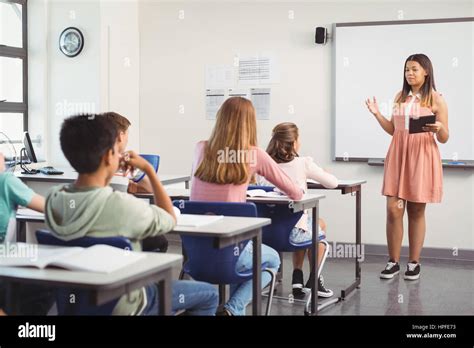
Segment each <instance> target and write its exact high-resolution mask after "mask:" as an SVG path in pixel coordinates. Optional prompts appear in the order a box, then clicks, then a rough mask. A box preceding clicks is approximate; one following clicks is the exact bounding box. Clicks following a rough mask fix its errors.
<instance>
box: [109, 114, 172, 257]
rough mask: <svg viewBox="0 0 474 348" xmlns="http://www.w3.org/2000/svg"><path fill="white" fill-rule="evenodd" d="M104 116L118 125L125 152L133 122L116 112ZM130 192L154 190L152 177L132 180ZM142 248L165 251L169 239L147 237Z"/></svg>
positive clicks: (144, 249)
mask: <svg viewBox="0 0 474 348" xmlns="http://www.w3.org/2000/svg"><path fill="white" fill-rule="evenodd" d="M103 116H104V117H106V118H108V119H109V120H110V121H112V122H113V123H114V124H115V126H116V127H117V132H118V138H117V139H118V146H119V153H121V154H123V153H124V152H125V149H126V148H127V145H128V133H129V131H128V128H129V127H130V126H131V125H132V123H131V122H130V121H129V120H128V118H126V117H125V116H122V115H120V114H118V113H116V112H106V113H104V114H103ZM128 192H129V193H137V192H153V189H152V187H151V183H150V179H148V177H147V176H145V177H144V178H143V180H142V181H140V182H139V183H135V182H133V181H132V180H130V181H129V184H128ZM142 250H143V251H156V252H162V253H165V252H166V251H167V250H168V240H167V239H166V237H165V236H164V235H161V234H160V235H158V236H153V237H148V238H145V239H144V240H143V241H142Z"/></svg>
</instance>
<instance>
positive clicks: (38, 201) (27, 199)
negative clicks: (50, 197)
mask: <svg viewBox="0 0 474 348" xmlns="http://www.w3.org/2000/svg"><path fill="white" fill-rule="evenodd" d="M5 182H6V186H7V190H8V192H9V197H10V199H11V200H12V201H13V204H14V205H16V206H18V205H21V206H23V207H28V208H30V209H33V210H36V211H39V212H41V213H43V212H44V206H45V200H44V197H43V196H40V195H37V194H36V193H34V192H33V190H32V189H30V188H29V187H28V186H26V185H25V184H24V183H23V182H22V181H21V180H20V179H18V178H17V177H16V176H14V175H12V174H7V177H6V180H5Z"/></svg>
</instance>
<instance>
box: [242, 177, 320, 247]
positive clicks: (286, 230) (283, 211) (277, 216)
mask: <svg viewBox="0 0 474 348" xmlns="http://www.w3.org/2000/svg"><path fill="white" fill-rule="evenodd" d="M248 189H249V190H256V189H260V190H264V191H267V192H270V191H273V189H274V187H273V186H249V187H248ZM257 215H258V216H259V217H266V218H270V219H271V220H272V223H271V225H268V226H265V227H264V228H263V231H262V243H264V244H266V245H268V246H270V247H272V248H273V249H275V250H276V251H279V252H287V251H288V252H290V251H296V250H301V249H306V248H308V247H309V246H310V245H311V241H308V242H304V243H299V244H295V243H293V242H292V241H291V239H290V235H291V230H292V229H293V227H295V225H296V223H297V222H298V221H299V219H301V216H302V215H303V212H302V211H300V212H297V213H294V212H293V211H292V210H291V208H290V207H289V206H287V205H281V204H263V203H258V204H257Z"/></svg>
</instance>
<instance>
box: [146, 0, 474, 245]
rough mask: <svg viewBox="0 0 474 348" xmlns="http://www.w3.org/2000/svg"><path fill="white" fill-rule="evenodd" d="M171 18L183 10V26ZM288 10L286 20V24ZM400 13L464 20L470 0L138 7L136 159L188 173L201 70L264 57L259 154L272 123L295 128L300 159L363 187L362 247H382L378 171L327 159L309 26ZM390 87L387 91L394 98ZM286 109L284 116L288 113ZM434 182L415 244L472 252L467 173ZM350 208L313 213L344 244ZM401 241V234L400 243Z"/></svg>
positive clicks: (198, 117) (321, 77)
mask: <svg viewBox="0 0 474 348" xmlns="http://www.w3.org/2000/svg"><path fill="white" fill-rule="evenodd" d="M179 11H184V18H183V19H179V15H180V12H179ZM289 11H293V15H294V19H289ZM182 14H183V13H182V12H181V15H182ZM401 15H403V18H404V19H423V18H443V17H465V16H472V15H473V5H472V2H471V1H433V2H428V1H422V2H409V1H402V2H400V1H396V2H395V1H376V2H375V1H370V2H362V1H359V2H355V1H352V2H348V1H345V2H344V1H337V2H298V3H290V2H288V3H283V2H275V3H270V2H256V3H249V2H234V1H231V2H203V1H192V2H191V1H188V2H164V1H146V0H145V1H141V2H140V5H139V23H140V146H141V150H142V152H152V153H159V154H160V155H161V156H162V163H161V170H163V171H166V172H167V173H188V172H189V171H190V164H191V161H192V153H193V148H194V144H195V143H196V142H197V141H198V140H201V139H206V138H208V137H209V135H210V131H211V129H212V126H213V124H214V122H213V121H209V120H206V119H205V113H204V111H205V106H204V97H203V95H204V89H205V75H204V72H205V65H206V64H232V62H233V57H234V55H235V54H236V53H242V54H247V53H250V54H252V53H257V52H261V51H272V52H274V53H275V54H276V55H277V57H278V60H279V63H280V69H281V80H280V83H279V84H278V85H276V86H274V88H273V90H272V93H273V95H272V102H271V119H270V120H268V121H259V122H258V136H259V143H260V146H262V147H265V146H266V144H267V142H268V140H269V138H270V133H271V129H272V127H273V126H274V125H275V124H277V123H278V122H282V121H292V122H295V123H297V124H298V126H299V128H300V133H301V139H302V142H303V147H302V151H301V153H302V154H304V155H310V156H313V157H314V158H315V160H316V161H317V162H318V163H319V164H320V165H322V166H323V167H325V168H328V169H330V171H331V172H333V173H334V174H336V175H337V176H338V177H340V178H363V179H366V180H367V182H368V183H367V185H365V186H364V190H363V193H362V202H363V208H362V219H363V220H362V221H363V226H362V227H363V233H362V236H363V237H362V241H363V243H370V244H385V243H386V239H385V198H384V197H383V196H382V195H381V193H380V191H381V186H382V175H383V168H380V167H369V166H368V165H367V164H363V163H339V162H332V161H331V136H332V130H331V88H332V85H331V44H328V45H326V46H316V45H315V44H314V28H315V27H316V26H325V27H328V28H331V24H332V23H334V22H355V21H379V20H385V21H386V20H398V19H400V17H399V16H401ZM376 58H377V57H372V58H369V60H368V62H369V63H370V59H376ZM381 78H383V76H381ZM399 87H400V86H393V89H394V91H395V90H397V89H399ZM372 92H373V91H367V93H372ZM180 105H184V114H182V113H180V110H179V109H180ZM290 105H292V106H293V107H294V110H295V113H294V114H290V113H289V112H288V110H289V106H290ZM367 117H371V115H370V114H367ZM451 117H456V116H455V115H451ZM380 131H382V130H380ZM444 175H445V180H444V191H445V195H444V199H443V203H442V204H433V205H429V206H428V208H427V215H426V216H427V225H428V228H427V235H426V242H425V246H427V247H443V248H454V247H457V248H467V249H474V240H473V239H474V238H473V217H472V215H473V214H472V211H473V192H472V187H473V186H474V185H473V184H474V180H473V175H472V171H461V170H449V169H446V170H445V172H444ZM354 208H355V203H354V199H353V198H352V197H350V196H343V197H341V196H340V194H338V193H336V192H329V193H327V199H326V200H325V201H323V202H322V208H321V215H322V216H323V217H324V218H325V219H326V221H327V223H328V226H329V230H328V235H329V239H330V240H337V241H345V242H353V241H354V232H353V231H354V222H353V221H354V220H353V217H354V214H355V213H354ZM407 242H408V238H407V236H405V239H404V245H407Z"/></svg>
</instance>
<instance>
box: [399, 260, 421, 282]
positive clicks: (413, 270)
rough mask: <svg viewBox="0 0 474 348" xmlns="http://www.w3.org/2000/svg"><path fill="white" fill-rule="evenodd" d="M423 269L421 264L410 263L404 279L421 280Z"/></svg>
mask: <svg viewBox="0 0 474 348" xmlns="http://www.w3.org/2000/svg"><path fill="white" fill-rule="evenodd" d="M420 272H421V267H420V264H419V263H418V262H416V261H411V262H408V264H407V270H406V272H405V276H404V277H403V278H404V279H406V280H417V279H418V278H420Z"/></svg>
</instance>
